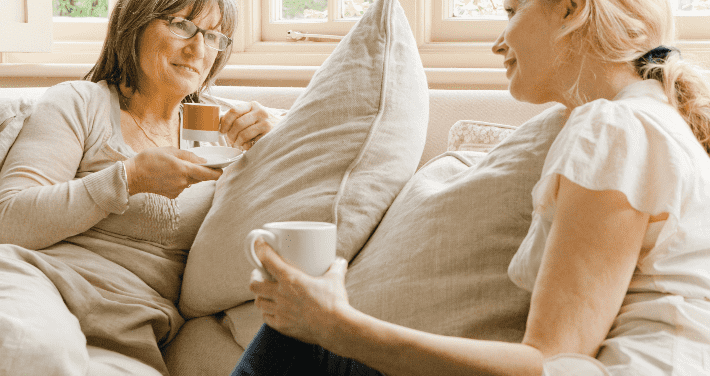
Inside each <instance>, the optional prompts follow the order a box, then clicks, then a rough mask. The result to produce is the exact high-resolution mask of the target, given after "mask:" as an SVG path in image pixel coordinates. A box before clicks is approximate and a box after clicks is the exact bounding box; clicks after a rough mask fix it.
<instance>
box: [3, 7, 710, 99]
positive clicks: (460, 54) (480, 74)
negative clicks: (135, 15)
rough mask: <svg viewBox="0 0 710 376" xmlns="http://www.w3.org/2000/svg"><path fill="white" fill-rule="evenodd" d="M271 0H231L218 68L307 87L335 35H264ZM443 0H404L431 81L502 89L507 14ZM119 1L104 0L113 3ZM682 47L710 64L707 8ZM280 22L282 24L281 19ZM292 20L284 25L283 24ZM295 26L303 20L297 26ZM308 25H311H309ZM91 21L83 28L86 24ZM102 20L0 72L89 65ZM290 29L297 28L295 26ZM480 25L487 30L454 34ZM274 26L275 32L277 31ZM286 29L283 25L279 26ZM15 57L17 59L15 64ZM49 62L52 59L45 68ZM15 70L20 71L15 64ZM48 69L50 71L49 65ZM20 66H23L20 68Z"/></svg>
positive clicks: (243, 80) (65, 28) (58, 27)
mask: <svg viewBox="0 0 710 376" xmlns="http://www.w3.org/2000/svg"><path fill="white" fill-rule="evenodd" d="M45 1H46V0H45ZM267 1H269V0H236V2H237V6H238V9H240V12H239V14H238V24H237V28H236V31H235V34H234V36H233V40H234V44H233V54H232V56H230V59H229V62H228V64H229V65H228V66H227V68H225V70H224V71H223V72H222V73H221V74H220V75H219V77H218V78H219V79H220V80H221V81H222V82H225V83H228V84H248V85H271V86H281V85H288V86H299V85H303V86H305V85H306V84H307V83H308V80H309V79H310V77H311V76H312V74H313V73H314V72H315V71H316V69H317V68H318V66H320V65H321V64H322V63H323V61H325V59H326V58H327V57H328V56H329V55H330V53H331V52H332V51H333V50H334V49H335V47H336V46H337V41H328V40H322V41H312V40H306V41H298V42H296V41H290V40H287V39H286V38H285V37H284V38H283V40H274V41H270V40H266V39H268V38H265V37H264V34H265V33H264V30H263V29H264V28H262V25H263V24H264V23H265V22H266V21H265V20H268V18H265V13H266V12H267V10H268V8H267V9H266V10H265V8H264V7H263V5H264V3H265V2H267ZM444 1H445V0H406V1H404V0H401V1H400V3H401V5H402V7H403V8H404V10H405V14H406V16H407V18H408V19H409V23H410V25H411V27H412V31H413V33H414V37H415V40H416V43H417V45H418V48H419V51H420V56H421V58H422V62H423V64H424V67H425V69H426V73H427V78H428V79H429V83H430V87H432V88H439V87H450V88H466V89H471V88H472V89H486V88H505V87H507V79H506V77H505V71H504V70H503V69H502V58H501V57H500V56H497V55H494V54H493V53H492V51H491V48H492V45H493V42H494V40H495V38H496V37H497V36H498V35H499V33H500V32H501V31H502V30H503V29H504V28H505V25H506V22H507V21H506V20H505V19H498V20H491V21H477V20H463V19H455V20H440V19H441V18H442V17H441V15H442V14H444V7H445V3H444ZM115 3H116V0H109V6H110V7H111V8H112V7H113V6H114V5H115ZM677 20H678V22H677V27H678V31H679V42H678V43H677V45H676V46H677V47H679V48H680V49H681V50H682V51H683V54H684V55H686V56H691V58H693V59H694V60H696V61H699V62H701V63H703V64H704V66H705V67H707V68H710V27H708V26H706V25H708V24H710V15H701V16H679V17H678V19H677ZM352 24H354V22H353V21H343V22H335V23H333V25H336V26H337V27H340V28H344V29H341V30H338V29H316V30H313V29H307V28H300V27H299V28H298V29H300V30H297V31H302V32H315V33H318V34H339V35H344V34H345V33H346V32H347V30H349V28H350V27H351V26H352ZM281 26H283V25H281ZM292 26H293V25H288V24H287V26H286V28H287V29H289V28H291V27H292ZM299 26H300V25H299ZM311 26H312V25H311ZM87 28H88V30H87ZM106 28H107V21H106V20H103V19H83V20H82V19H76V20H66V19H57V18H54V19H53V20H52V30H53V31H54V43H53V46H52V52H51V53H50V54H47V53H23V54H19V53H18V54H14V53H5V54H2V55H1V56H2V62H5V63H11V64H10V65H16V64H22V65H23V66H24V68H18V67H3V66H2V65H8V64H2V65H0V76H3V75H6V73H7V72H8V71H10V72H14V73H11V74H13V75H21V74H38V72H40V73H42V72H45V75H54V76H55V77H56V76H57V75H66V76H72V77H73V75H74V74H75V72H76V71H77V70H78V69H79V68H77V67H79V66H82V67H83V68H82V69H85V70H86V71H88V69H89V68H90V67H91V65H93V63H94V62H95V61H96V59H97V58H98V55H99V53H100V51H101V47H102V45H103V40H104V39H105V36H106ZM293 28H294V29H295V27H293ZM461 30H465V31H466V32H469V33H470V30H473V31H474V32H480V30H485V31H486V32H487V33H488V34H485V37H480V35H483V34H479V36H474V37H465V35H464V37H454V36H451V35H449V36H447V32H448V33H449V34H452V33H453V34H454V35H459V34H465V33H464V32H463V31H461ZM281 32H283V30H281V31H277V33H281ZM284 35H285V32H284ZM12 63H16V64H12ZM47 63H51V64H53V65H54V66H53V67H52V68H51V69H50V68H49V67H47V66H46V65H47ZM18 69H19V71H17V70H18ZM50 70H51V73H49V71H50ZM22 72H25V73H22Z"/></svg>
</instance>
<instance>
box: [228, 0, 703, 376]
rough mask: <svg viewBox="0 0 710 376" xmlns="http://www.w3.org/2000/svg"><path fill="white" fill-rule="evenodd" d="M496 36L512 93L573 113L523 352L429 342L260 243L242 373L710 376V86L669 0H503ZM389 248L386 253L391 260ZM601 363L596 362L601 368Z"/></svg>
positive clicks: (540, 189) (537, 226) (339, 274)
mask: <svg viewBox="0 0 710 376" xmlns="http://www.w3.org/2000/svg"><path fill="white" fill-rule="evenodd" d="M505 9H506V10H507V12H508V17H509V23H508V25H507V27H506V30H505V31H504V32H503V34H502V35H501V36H500V38H499V39H498V40H497V42H496V43H495V44H494V47H493V51H494V52H495V53H496V54H499V55H501V56H503V57H504V61H505V67H506V69H507V76H508V78H509V79H510V92H511V93H512V95H513V96H515V97H516V98H517V99H520V100H524V101H528V102H532V103H545V102H550V101H556V102H560V103H562V104H564V105H566V106H567V108H568V109H569V118H568V121H567V122H566V124H565V125H564V127H563V129H562V130H561V132H560V133H559V135H558V136H557V138H556V139H555V141H554V143H553V144H552V146H551V148H550V150H549V153H548V154H547V157H546V160H545V164H544V167H543V170H542V175H541V179H540V181H539V182H538V183H537V185H536V186H535V188H534V190H533V192H532V196H533V204H534V213H533V221H532V225H531V228H530V230H529V232H528V236H527V237H526V238H525V240H524V241H523V243H522V244H521V246H520V248H519V250H518V252H517V254H516V255H515V257H514V258H513V260H512V262H511V264H510V267H509V275H510V277H511V279H512V280H513V282H515V283H516V284H517V285H518V286H520V287H521V288H524V289H526V290H529V291H531V292H532V300H531V304H530V311H529V315H528V321H527V326H526V332H525V336H524V339H523V341H522V343H519V344H511V343H501V342H493V341H481V340H475V339H466V338H453V337H446V336H440V335H433V334H429V333H423V332H420V331H417V330H412V329H408V328H404V327H401V326H397V325H394V324H390V323H387V322H383V321H381V320H378V319H376V318H373V317H370V316H367V315H365V314H363V313H362V312H359V311H357V310H355V309H354V308H353V307H351V306H350V305H349V304H348V298H347V292H346V290H345V288H344V284H343V280H344V274H345V271H346V267H347V264H346V263H345V262H344V260H339V261H337V262H336V263H335V264H334V265H333V266H332V267H331V270H330V271H329V272H328V273H326V274H325V275H324V276H323V277H319V278H313V277H310V276H308V275H306V274H304V273H302V272H300V271H299V270H297V269H295V268H294V267H292V266H291V265H289V264H287V263H285V262H284V261H283V260H282V259H281V258H279V257H278V255H277V254H276V253H275V252H274V251H273V250H272V249H271V248H270V247H269V246H268V245H266V244H265V243H263V244H262V245H261V247H260V251H261V252H262V253H261V256H260V257H261V260H262V262H263V265H264V267H265V269H266V270H267V271H268V272H269V273H270V275H271V276H273V277H274V279H275V280H273V281H272V280H265V279H263V278H262V277H261V274H260V273H258V272H256V273H255V274H254V276H253V279H252V283H251V289H252V291H254V293H255V294H256V295H257V298H256V306H257V307H259V308H260V309H261V311H262V313H263V318H264V321H265V322H266V324H267V325H268V326H264V327H262V329H261V331H260V332H259V334H257V337H256V338H255V339H254V341H253V342H252V344H251V345H250V346H249V348H248V349H247V351H246V352H245V353H244V355H243V357H242V359H241V361H240V364H239V365H238V366H237V368H236V369H235V370H234V372H233V375H269V376H273V375H282V374H293V375H300V374H308V375H380V374H381V373H380V372H382V373H384V374H387V375H392V376H394V375H406V376H413V375H439V374H446V375H472V374H476V375H478V374H486V375H488V374H491V375H540V374H550V375H605V374H613V375H619V376H621V375H707V374H710V368H709V366H708V365H709V364H710V363H709V362H708V359H710V326H708V323H710V275H709V274H708V270H710V251H708V249H709V247H710V233H709V232H708V230H707V229H708V226H710V193H709V191H708V187H710V158H708V151H710V137H709V135H710V91H709V90H708V87H707V85H706V84H705V82H704V80H703V79H702V77H701V76H700V75H698V74H697V73H695V70H694V69H693V68H692V66H690V65H688V64H687V63H685V62H683V61H681V60H680V58H679V56H678V53H677V51H676V50H675V49H674V48H669V47H665V46H663V45H664V44H668V43H670V42H671V40H672V37H673V34H674V29H673V14H672V12H671V8H670V5H669V2H668V0H505ZM381 251H382V252H387V250H386V249H383V250H381ZM595 358H596V359H595Z"/></svg>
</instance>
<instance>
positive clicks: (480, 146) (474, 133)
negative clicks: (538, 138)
mask: <svg viewBox="0 0 710 376" xmlns="http://www.w3.org/2000/svg"><path fill="white" fill-rule="evenodd" d="M515 128H516V127H514V126H511V125H505V124H496V123H487V122H484V121H476V120H459V121H457V122H456V123H455V124H454V125H453V126H452V127H451V129H450V130H449V143H448V145H447V149H446V150H449V151H480V152H484V153H486V152H489V151H491V149H493V148H494V147H495V146H496V145H498V144H499V143H500V142H501V141H503V140H504V139H505V138H506V137H508V136H510V134H511V133H513V131H514V130H515Z"/></svg>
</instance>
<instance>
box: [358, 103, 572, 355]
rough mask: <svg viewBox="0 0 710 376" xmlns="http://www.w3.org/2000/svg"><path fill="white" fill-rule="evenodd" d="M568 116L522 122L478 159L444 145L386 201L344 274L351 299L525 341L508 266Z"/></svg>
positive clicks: (447, 327)
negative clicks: (445, 148) (534, 191)
mask: <svg viewBox="0 0 710 376" xmlns="http://www.w3.org/2000/svg"><path fill="white" fill-rule="evenodd" d="M565 119H566V115H565V109H564V107H563V106H561V105H560V106H556V107H553V108H551V109H548V110H546V111H545V112H543V113H542V114H540V115H538V116H536V117H535V118H533V119H532V120H530V121H528V122H527V123H525V124H523V125H522V126H520V127H519V128H518V129H517V130H515V132H513V134H511V135H510V136H509V137H507V138H506V139H505V140H503V141H502V142H501V143H500V144H499V145H498V146H497V147H495V148H494V149H493V150H492V151H491V152H490V153H488V154H487V155H486V156H485V157H483V159H481V160H480V162H479V163H478V164H476V162H475V159H473V158H472V157H470V156H469V155H470V154H471V153H473V154H474V157H475V156H476V152H470V151H469V152H467V151H461V152H449V153H445V154H443V155H441V156H439V157H437V158H435V159H433V160H432V161H430V162H429V163H428V164H426V165H425V166H424V167H422V169H420V170H419V171H418V172H417V173H416V174H415V176H414V177H413V178H412V179H411V180H410V181H409V182H408V183H407V185H406V186H405V188H404V189H403V190H402V192H401V193H400V194H399V196H397V199H396V200H395V201H394V203H392V205H391V206H390V209H389V210H388V211H387V214H386V215H385V216H384V218H383V219H382V222H381V223H380V225H379V227H378V228H377V230H376V231H375V232H374V234H373V235H372V237H371V238H370V240H369V241H368V242H367V244H366V245H365V247H364V248H363V250H362V251H361V252H360V254H358V255H357V257H355V259H354V260H353V261H352V263H351V266H350V268H349V271H348V274H347V275H346V286H347V289H348V294H349V297H350V303H351V304H352V305H353V307H355V308H357V309H359V310H361V311H363V312H364V313H367V314H370V315H373V316H375V317H377V318H380V319H383V320H386V321H389V322H394V323H397V324H401V325H404V326H407V327H411V328H415V329H420V330H424V331H427V332H433V333H438V334H444V335H453V336H463V337H469V338H478V339H490V340H501V341H509V342H517V341H520V340H522V336H523V333H524V329H525V321H526V316H527V311H528V304H529V300H530V295H529V294H528V293H527V292H525V291H523V290H522V289H520V288H518V287H516V286H515V285H514V284H513V283H512V282H511V281H510V280H509V278H508V273H507V270H508V264H509V263H510V260H511V259H512V257H513V255H514V254H515V252H516V251H517V250H518V247H519V246H520V243H521V242H522V240H523V238H524V237H525V235H526V234H527V231H528V228H529V226H530V222H531V219H532V218H531V214H532V197H531V194H530V192H531V191H532V187H533V186H534V185H535V183H536V182H537V181H538V179H539V178H540V173H541V171H542V165H543V163H544V161H545V156H546V155H547V151H548V149H549V147H550V145H551V144H552V142H553V141H554V139H555V137H556V136H557V134H558V133H559V131H560V130H561V129H562V126H563V124H564V121H565Z"/></svg>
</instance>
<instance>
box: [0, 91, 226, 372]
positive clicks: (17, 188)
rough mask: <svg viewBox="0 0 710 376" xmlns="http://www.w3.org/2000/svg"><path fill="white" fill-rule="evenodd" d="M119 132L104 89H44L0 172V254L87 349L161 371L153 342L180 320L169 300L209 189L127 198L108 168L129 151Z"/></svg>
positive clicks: (120, 179)
mask: <svg viewBox="0 0 710 376" xmlns="http://www.w3.org/2000/svg"><path fill="white" fill-rule="evenodd" d="M3 120H5V119H0V123H2V122H3ZM120 129H121V128H120V108H119V102H118V96H117V92H116V90H115V89H113V88H112V87H109V86H108V85H107V84H106V83H105V82H101V83H91V82H87V81H76V82H67V83H62V84H59V85H57V86H55V87H52V88H50V89H49V90H48V91H47V92H46V94H45V95H44V96H43V97H42V99H40V100H39V102H38V103H37V104H36V107H35V109H34V111H33V112H32V114H31V115H30V116H29V117H28V118H27V120H26V121H25V122H24V126H23V127H22V129H21V131H20V132H19V135H18V136H17V139H16V140H15V141H14V144H13V146H12V148H11V149H10V150H9V152H8V153H7V158H6V160H5V163H4V164H3V165H2V170H0V244H5V243H9V244H14V245H16V246H10V245H0V256H2V255H3V253H6V252H7V253H13V254H15V253H18V252H19V254H20V255H21V258H22V259H24V260H25V261H26V262H28V263H30V264H32V265H34V266H36V267H37V268H39V269H40V270H42V271H43V272H44V273H45V275H46V276H47V277H49V278H50V280H51V281H52V282H53V283H54V284H55V286H56V287H57V289H58V290H59V292H60V293H61V294H62V297H63V299H64V301H65V303H66V305H67V307H68V308H69V309H70V311H71V312H72V313H73V314H74V315H75V316H76V317H77V318H78V319H79V322H80V324H81V327H82V330H83V332H84V334H85V335H86V337H87V343H88V344H89V345H94V346H99V347H104V348H108V349H110V350H114V351H118V352H120V353H123V354H126V355H128V356H132V357H134V358H137V359H140V360H142V361H143V362H145V363H147V364H149V365H151V366H153V367H155V368H156V369H158V370H160V371H161V372H163V373H164V374H167V370H166V367H165V364H164V363H163V359H162V356H161V354H160V350H159V346H162V345H164V344H166V343H167V342H169V341H170V340H171V339H172V338H173V337H174V336H175V334H176V333H177V330H178V329H179V328H180V326H181V325H182V323H183V319H182V317H181V316H180V315H179V313H178V310H177V308H176V305H175V304H176V302H177V299H178V295H179V288H180V283H181V278H182V273H183V269H184V265H185V260H186V258H187V250H188V249H189V248H190V246H191V244H192V240H193V239H194V237H195V235H196V233H197V230H198V229H199V226H200V224H201V223H202V221H203V219H204V217H205V215H206V214H207V211H208V210H209V206H210V204H211V202H212V196H213V193H214V182H202V183H200V184H195V185H193V186H192V187H191V188H190V189H187V190H185V191H184V192H183V193H182V194H181V195H180V196H179V197H178V198H176V199H175V200H169V199H167V198H165V197H162V196H158V195H153V194H137V195H134V196H131V197H129V196H128V194H127V188H126V182H125V180H124V175H123V166H122V164H121V163H119V162H120V161H123V160H125V159H127V158H130V157H132V156H133V155H135V154H136V153H135V152H134V151H133V150H132V149H131V148H130V147H129V146H127V145H126V144H125V143H124V141H123V137H122V135H121V131H120ZM18 246H19V247H18ZM156 339H157V343H156Z"/></svg>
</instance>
